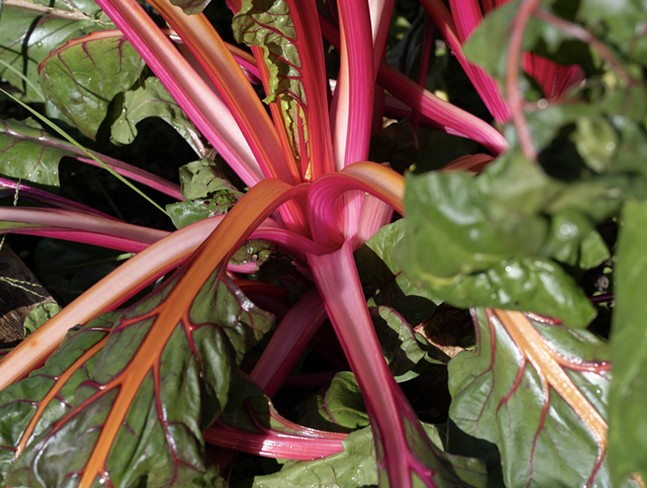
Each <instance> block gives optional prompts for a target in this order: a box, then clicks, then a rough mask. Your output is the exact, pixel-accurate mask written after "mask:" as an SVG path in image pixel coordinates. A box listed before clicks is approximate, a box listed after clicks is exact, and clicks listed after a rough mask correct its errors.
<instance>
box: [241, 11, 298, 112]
mask: <svg viewBox="0 0 647 488" xmlns="http://www.w3.org/2000/svg"><path fill="white" fill-rule="evenodd" d="M233 29H234V34H235V35H236V38H237V40H238V42H244V43H246V44H248V45H254V46H260V47H261V48H262V49H263V52H264V53H265V61H266V63H267V67H268V69H269V70H270V83H271V84H270V87H269V93H270V95H269V97H268V100H267V101H268V102H270V101H273V100H274V97H276V96H278V95H280V94H284V95H285V94H287V93H288V92H289V91H290V90H292V91H293V95H292V96H294V97H298V96H300V95H303V92H302V88H301V83H300V82H299V81H298V78H299V71H298V70H299V68H300V67H301V62H300V60H299V52H298V51H297V49H296V46H295V45H294V39H295V38H296V32H295V30H294V26H293V25H292V19H291V18H290V7H289V5H288V3H287V2H286V1H284V0H263V1H260V2H259V1H254V0H243V2H242V7H241V9H240V10H239V12H238V14H236V16H235V17H234V21H233ZM290 63H292V64H293V66H290Z"/></svg>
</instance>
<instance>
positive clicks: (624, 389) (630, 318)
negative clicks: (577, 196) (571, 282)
mask: <svg viewBox="0 0 647 488" xmlns="http://www.w3.org/2000/svg"><path fill="white" fill-rule="evenodd" d="M645 242H647V204H646V203H645V202H644V201H628V202H627V203H626V205H625V208H624V210H623V212H622V226H621V229H620V237H619V242H618V257H617V264H616V277H615V291H616V298H615V300H616V301H615V307H614V314H613V329H612V330H613V332H612V335H611V353H612V358H613V374H614V382H613V385H612V388H611V395H610V399H609V404H610V408H609V424H610V429H609V461H610V466H611V469H612V472H613V479H614V482H615V483H617V482H618V481H619V480H621V479H622V478H624V477H626V476H627V475H630V474H632V473H639V474H641V475H642V477H643V479H647V459H646V458H645V456H644V455H643V453H644V452H647V438H646V437H645V436H644V435H643V432H644V431H645V429H647V418H646V417H645V413H644V409H643V408H642V407H643V406H644V404H645V399H646V398H647V383H646V382H645V378H646V374H647V373H646V371H647V347H645V343H646V340H647V328H645V317H646V315H645V312H647V302H646V301H645V297H644V291H645V289H646V287H647V255H645Z"/></svg>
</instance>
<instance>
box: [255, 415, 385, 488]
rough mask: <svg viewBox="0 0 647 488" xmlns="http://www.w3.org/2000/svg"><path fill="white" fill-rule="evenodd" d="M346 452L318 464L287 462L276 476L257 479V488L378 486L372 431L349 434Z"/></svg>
mask: <svg viewBox="0 0 647 488" xmlns="http://www.w3.org/2000/svg"><path fill="white" fill-rule="evenodd" d="M343 445H344V451H343V452H341V453H339V454H335V455H333V456H328V457H327V458H324V459H321V460H316V461H306V462H303V461H301V462H299V461H288V462H287V463H285V465H284V466H283V468H282V469H281V470H280V471H278V472H277V473H275V474H271V475H266V476H256V477H255V478H254V484H253V486H256V487H258V488H272V487H277V488H288V487H294V488H297V487H299V488H300V487H302V486H310V487H312V488H324V487H327V486H330V484H331V483H334V484H335V485H336V486H344V487H346V486H347V487H349V488H351V487H364V486H376V485H377V463H376V462H375V447H374V444H373V436H372V435H371V429H370V428H368V427H367V428H365V429H362V430H359V431H357V432H353V433H351V434H349V436H348V437H347V438H346V439H345V440H344V441H343Z"/></svg>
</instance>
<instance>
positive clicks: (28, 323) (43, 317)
mask: <svg viewBox="0 0 647 488" xmlns="http://www.w3.org/2000/svg"><path fill="white" fill-rule="evenodd" d="M60 311H61V307H60V306H59V304H58V303H55V302H45V303H41V304H39V305H37V306H36V307H34V308H33V309H32V310H31V311H30V312H29V315H27V317H25V321H24V323H23V327H24V328H25V336H28V335H29V334H31V333H33V332H34V331H36V329H38V328H39V327H40V326H41V325H43V324H44V323H45V322H47V321H48V320H49V319H51V318H52V317H53V316H54V315H56V314H57V313H58V312H60Z"/></svg>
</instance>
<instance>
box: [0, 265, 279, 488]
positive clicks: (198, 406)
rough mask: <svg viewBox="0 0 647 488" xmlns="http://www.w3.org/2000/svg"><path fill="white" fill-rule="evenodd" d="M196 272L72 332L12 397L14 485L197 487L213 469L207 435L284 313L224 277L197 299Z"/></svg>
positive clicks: (8, 398)
mask: <svg viewBox="0 0 647 488" xmlns="http://www.w3.org/2000/svg"><path fill="white" fill-rule="evenodd" d="M190 276H191V273H186V274H182V273H181V274H180V275H178V276H176V277H175V278H174V279H171V280H169V281H167V282H166V283H165V284H164V285H162V286H161V287H159V288H158V289H157V290H156V291H155V292H154V293H153V294H152V295H150V296H149V297H148V298H147V299H145V300H143V301H141V302H140V303H139V304H137V305H134V306H133V307H131V308H129V309H127V310H125V311H124V312H122V313H112V314H109V315H108V316H105V317H102V318H99V319H97V320H95V321H93V322H91V323H90V324H88V325H87V326H86V327H84V328H82V329H81V330H80V331H78V332H76V333H72V334H71V335H70V336H69V337H68V339H67V340H66V342H65V343H64V344H63V346H62V347H61V349H59V351H58V352H57V353H55V354H54V355H53V356H52V357H51V359H50V360H49V361H48V362H47V363H46V364H45V366H44V367H43V368H41V369H40V370H38V371H36V372H35V373H34V374H32V375H31V376H30V377H29V378H27V379H25V380H23V381H20V382H18V383H16V384H14V385H12V386H11V387H9V388H7V389H5V390H3V391H2V393H0V404H1V405H2V406H1V407H0V410H1V411H2V412H3V415H2V420H1V422H2V423H1V424H0V435H2V441H1V443H2V445H3V447H4V448H3V449H0V453H2V460H1V461H0V465H1V466H2V467H3V470H2V477H3V479H4V480H5V482H6V483H9V484H11V485H13V486H20V485H22V486H33V487H36V486H71V485H77V484H81V485H83V484H88V485H89V484H90V483H105V482H108V483H111V484H114V485H116V486H135V485H138V484H141V483H146V484H147V485H149V486H169V485H174V486H186V485H187V484H188V483H189V482H191V481H192V480H194V479H196V478H198V477H200V476H202V475H204V474H205V472H206V467H205V465H204V459H203V454H204V440H203V437H202V431H203V429H204V428H205V427H206V426H207V425H209V424H210V423H211V422H212V421H213V420H214V419H215V418H217V417H218V416H219V415H220V414H221V413H222V410H223V408H224V406H225V405H226V403H227V400H228V396H229V388H230V384H231V377H232V372H233V371H235V369H236V367H237V365H238V364H240V362H241V361H242V358H243V355H244V354H245V351H246V350H247V349H248V348H249V347H251V346H252V345H254V344H255V343H256V342H257V341H258V340H259V339H260V338H261V337H262V336H263V335H264V333H265V332H267V331H268V330H269V327H270V326H271V325H272V318H271V316H270V315H268V314H266V313H264V312H262V311H261V310H259V309H257V308H256V307H255V306H254V305H253V304H252V303H251V302H250V301H249V300H248V299H247V298H246V297H245V296H244V295H243V294H242V293H241V292H240V291H239V290H238V289H237V288H236V287H235V286H234V285H233V284H232V283H231V282H229V281H227V280H219V279H218V273H217V272H216V273H214V274H213V275H212V277H211V278H209V280H208V281H207V283H206V284H205V285H204V286H203V287H202V288H200V289H199V292H198V294H197V295H196V296H195V299H193V297H191V296H188V297H187V296H186V295H185V294H184V293H183V283H184V281H186V280H187V279H191V278H190ZM16 450H18V451H16ZM16 453H19V454H20V455H19V457H18V458H17V459H15V458H14V456H15V455H16ZM61 455H63V456H65V459H67V460H68V461H66V462H62V463H61V462H60V460H61ZM7 471H8V472H7ZM101 480H103V481H101Z"/></svg>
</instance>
